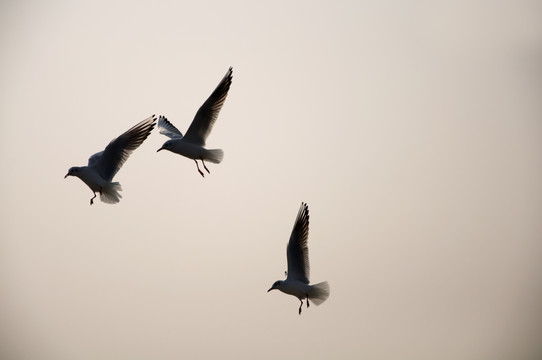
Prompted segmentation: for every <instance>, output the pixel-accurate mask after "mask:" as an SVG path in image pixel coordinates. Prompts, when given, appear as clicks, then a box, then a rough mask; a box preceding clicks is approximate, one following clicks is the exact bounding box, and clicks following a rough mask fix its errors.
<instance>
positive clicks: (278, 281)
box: [267, 280, 282, 292]
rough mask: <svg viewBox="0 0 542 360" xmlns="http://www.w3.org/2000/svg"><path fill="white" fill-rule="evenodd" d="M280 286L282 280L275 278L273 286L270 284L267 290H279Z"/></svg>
mask: <svg viewBox="0 0 542 360" xmlns="http://www.w3.org/2000/svg"><path fill="white" fill-rule="evenodd" d="M281 287H282V280H277V281H275V283H274V284H273V286H271V289H269V290H267V292H270V291H271V290H274V289H277V290H280V288H281Z"/></svg>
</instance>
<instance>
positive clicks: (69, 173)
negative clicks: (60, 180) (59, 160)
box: [64, 166, 79, 179]
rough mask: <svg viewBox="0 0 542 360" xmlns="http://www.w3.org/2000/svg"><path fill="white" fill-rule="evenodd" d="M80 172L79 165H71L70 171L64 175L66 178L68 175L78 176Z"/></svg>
mask: <svg viewBox="0 0 542 360" xmlns="http://www.w3.org/2000/svg"><path fill="white" fill-rule="evenodd" d="M78 172H79V168H78V167H77V166H74V167H71V168H70V170H68V173H67V174H66V175H65V176H64V179H65V178H67V177H68V176H77V173H78Z"/></svg>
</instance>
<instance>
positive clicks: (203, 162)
mask: <svg viewBox="0 0 542 360" xmlns="http://www.w3.org/2000/svg"><path fill="white" fill-rule="evenodd" d="M201 163H202V164H203V167H204V168H205V170H207V172H208V173H209V174H210V173H211V172H210V171H209V169H207V166H205V161H203V158H201Z"/></svg>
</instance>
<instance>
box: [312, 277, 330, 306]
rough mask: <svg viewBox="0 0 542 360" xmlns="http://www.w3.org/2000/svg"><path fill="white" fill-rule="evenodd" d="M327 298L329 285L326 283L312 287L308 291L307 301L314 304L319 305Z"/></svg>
mask: <svg viewBox="0 0 542 360" xmlns="http://www.w3.org/2000/svg"><path fill="white" fill-rule="evenodd" d="M328 297H329V283H328V282H327V281H324V282H321V283H318V284H315V285H312V286H311V288H310V291H309V299H311V301H312V302H313V303H314V304H315V305H320V304H321V303H323V302H324V301H326V300H327V298H328Z"/></svg>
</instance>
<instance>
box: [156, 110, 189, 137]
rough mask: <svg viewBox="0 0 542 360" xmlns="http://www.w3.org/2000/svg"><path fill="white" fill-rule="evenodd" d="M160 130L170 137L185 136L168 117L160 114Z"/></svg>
mask: <svg viewBox="0 0 542 360" xmlns="http://www.w3.org/2000/svg"><path fill="white" fill-rule="evenodd" d="M158 130H159V131H160V134H162V135H166V136H167V137H169V138H170V139H180V138H182V137H183V134H182V133H181V132H180V131H179V129H177V128H176V127H175V126H174V125H173V124H172V123H170V122H169V121H168V119H166V117H165V116H162V115H160V118H158Z"/></svg>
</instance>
